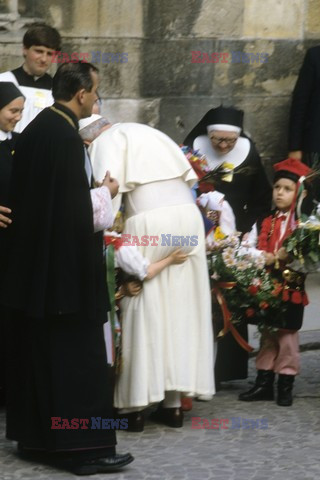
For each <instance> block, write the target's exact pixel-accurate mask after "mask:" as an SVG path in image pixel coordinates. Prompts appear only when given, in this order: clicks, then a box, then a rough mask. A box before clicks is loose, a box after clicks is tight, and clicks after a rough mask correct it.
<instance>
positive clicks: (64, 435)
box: [1, 63, 133, 474]
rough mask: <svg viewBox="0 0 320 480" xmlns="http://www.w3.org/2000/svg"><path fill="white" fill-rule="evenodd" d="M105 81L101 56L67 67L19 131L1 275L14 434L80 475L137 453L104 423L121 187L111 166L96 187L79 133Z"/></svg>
mask: <svg viewBox="0 0 320 480" xmlns="http://www.w3.org/2000/svg"><path fill="white" fill-rule="evenodd" d="M97 86H98V73H97V69H96V68H95V67H94V66H93V65H91V64H89V63H74V64H72V63H69V64H63V65H61V66H60V68H59V69H58V71H57V73H56V75H55V77H54V79H53V96H54V98H55V103H54V105H53V106H52V107H49V108H46V109H45V110H43V111H42V112H41V113H40V114H39V115H38V116H37V117H36V118H35V119H34V120H33V121H32V122H31V123H30V124H29V125H28V127H27V128H26V129H25V130H24V131H23V133H22V134H21V135H20V137H19V140H18V142H17V145H16V152H15V155H14V163H13V171H12V183H11V190H10V196H9V207H10V208H11V210H12V224H11V226H10V229H8V233H9V235H8V237H9V238H8V243H7V245H6V264H5V266H4V271H3V272H2V279H1V280H2V287H1V301H2V302H3V303H4V304H5V306H6V307H7V308H8V309H9V311H10V319H9V321H8V325H7V335H8V338H7V344H8V352H7V362H8V369H7V373H8V381H7V432H6V434H7V438H8V439H10V440H15V441H17V442H18V449H19V451H20V452H21V453H22V454H24V455H30V454H31V453H32V454H34V452H38V453H39V452H43V453H47V454H48V453H50V455H49V456H50V458H51V459H52V461H54V462H59V461H61V459H62V458H63V460H64V461H65V462H67V464H68V468H69V467H70V468H71V469H72V471H73V472H74V473H76V474H92V473H98V472H100V473H103V472H108V471H111V470H116V469H118V468H121V467H123V466H125V465H127V464H128V463H130V462H131V461H132V460H133V457H132V456H131V455H130V454H125V455H116V454H115V444H116V436H115V431H114V430H113V429H112V426H111V428H110V422H104V423H102V424H101V423H100V427H101V426H102V428H97V425H99V419H112V418H113V410H112V400H113V388H112V381H111V379H110V377H109V370H108V366H107V357H106V347H105V342H104V335H103V324H104V322H106V320H107V311H108V293H107V290H106V281H105V271H104V258H103V243H102V230H103V228H107V227H110V226H111V225H112V223H113V213H112V206H111V197H112V196H114V195H116V193H117V191H118V183H117V181H116V180H114V179H111V178H110V174H109V173H107V174H106V177H105V179H104V181H103V182H102V185H101V186H100V187H99V188H94V189H91V190H90V187H92V185H93V178H92V171H91V164H90V160H89V157H88V156H87V154H86V152H85V149H84V146H83V143H82V140H81V138H80V136H79V134H78V120H79V119H80V118H85V117H87V116H90V115H91V111H92V106H93V104H94V102H95V101H96V100H97V98H98V96H97ZM95 232H96V233H95ZM64 419H65V420H64ZM72 420H73V421H72ZM71 421H72V422H71ZM107 424H109V428H107ZM103 425H104V427H103ZM63 427H64V428H63ZM92 427H96V428H92ZM68 462H69V463H68Z"/></svg>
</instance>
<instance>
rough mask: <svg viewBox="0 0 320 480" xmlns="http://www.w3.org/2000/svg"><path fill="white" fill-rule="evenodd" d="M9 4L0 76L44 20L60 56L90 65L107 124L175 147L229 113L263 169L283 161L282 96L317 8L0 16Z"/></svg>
mask: <svg viewBox="0 0 320 480" xmlns="http://www.w3.org/2000/svg"><path fill="white" fill-rule="evenodd" d="M14 3H17V5H18V7H17V8H18V13H19V14H20V17H19V18H18V19H17V18H15V19H14V20H13V21H12V22H11V24H10V22H9V24H8V23H7V24H6V25H5V26H4V27H3V30H2V33H1V34H0V54H1V56H0V70H2V71H3V70H6V69H8V68H13V67H15V66H17V65H19V64H21V38H22V35H23V32H24V28H25V25H26V23H27V22H28V21H29V22H30V21H32V20H33V19H43V20H45V21H47V22H48V23H50V24H52V25H53V26H55V27H56V28H58V29H59V30H60V31H61V33H62V35H63V49H62V50H63V51H64V52H66V53H68V54H70V53H71V52H88V53H89V57H88V59H89V60H92V61H93V60H94V61H95V62H97V63H99V64H98V65H97V66H98V67H99V68H100V71H101V87H100V95H101V97H102V98H103V113H104V114H105V115H106V116H108V117H109V118H110V119H111V120H112V121H138V122H143V123H148V124H149V125H152V126H155V127H157V128H160V129H161V130H163V131H164V132H166V133H168V134H169V135H170V136H171V137H172V138H173V139H174V140H176V141H177V142H181V141H182V140H183V139H184V137H185V136H186V134H187V133H188V131H189V130H190V129H191V128H192V126H193V125H194V124H195V123H196V122H197V121H198V120H199V119H200V118H201V117H202V115H203V114H204V113H205V112H206V111H207V110H208V109H209V108H211V107H213V106H217V105H219V104H220V103H223V104H224V105H227V106H228V105H235V106H238V107H241V108H243V109H244V110H245V128H246V130H247V132H249V133H250V134H251V136H252V138H253V139H254V140H255V142H256V144H257V147H258V149H259V151H260V152H261V155H262V157H263V159H264V161H265V163H266V165H267V166H269V164H270V163H271V162H273V161H274V160H278V159H280V158H282V157H284V156H285V155H286V151H287V146H286V143H287V124H288V110H289V105H290V96H291V92H292V89H293V86H294V84H295V80H296V78H297V74H298V71H299V68H300V66H301V62H302V59H303V56H304V53H305V50H306V48H308V47H310V46H312V45H316V44H317V43H319V39H320V1H319V0H69V1H67V0H48V1H47V0H19V1H18V2H15V1H12V0H2V1H1V5H0V6H1V9H0V13H1V14H3V12H4V11H5V4H7V5H9V4H11V7H10V8H12V4H14ZM0 23H1V15H0ZM2 24H3V22H2ZM92 52H94V53H92ZM97 52H100V61H99V62H98V60H99V59H98V54H97ZM192 52H197V53H193V54H192ZM235 52H237V53H235ZM103 53H104V54H107V53H113V54H115V53H119V54H121V53H126V54H127V55H126V56H125V58H126V59H127V61H126V62H123V63H121V61H120V60H121V56H120V55H119V56H118V57H116V56H113V57H111V56H110V55H109V56H108V55H105V56H103ZM212 53H216V54H219V53H221V54H222V53H224V55H221V58H219V56H218V55H214V56H213V57H212ZM262 54H264V55H262ZM192 59H194V62H192ZM198 62H200V63H198ZM55 67H56V65H53V67H52V71H53V72H54V69H55Z"/></svg>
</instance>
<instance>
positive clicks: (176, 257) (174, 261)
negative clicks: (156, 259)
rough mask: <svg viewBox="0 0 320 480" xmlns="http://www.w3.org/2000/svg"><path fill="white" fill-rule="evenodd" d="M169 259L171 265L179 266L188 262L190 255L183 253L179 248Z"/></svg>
mask: <svg viewBox="0 0 320 480" xmlns="http://www.w3.org/2000/svg"><path fill="white" fill-rule="evenodd" d="M169 258H170V263H171V265H179V264H180V263H184V262H185V261H186V260H187V258H188V255H187V254H186V253H183V252H182V250H181V249H180V248H178V250H175V251H174V252H172V253H171V255H169Z"/></svg>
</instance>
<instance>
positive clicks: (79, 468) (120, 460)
mask: <svg viewBox="0 0 320 480" xmlns="http://www.w3.org/2000/svg"><path fill="white" fill-rule="evenodd" d="M133 460H134V458H133V456H132V455H131V454H130V453H125V454H124V455H119V454H115V455H112V456H111V457H104V458H97V459H94V460H84V461H83V462H81V461H80V462H78V463H77V464H76V465H74V466H73V467H72V472H73V473H74V474H75V475H94V474H95V473H108V472H115V471H117V470H120V468H123V467H125V466H126V465H129V463H131V462H133Z"/></svg>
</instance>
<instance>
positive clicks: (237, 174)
mask: <svg viewBox="0 0 320 480" xmlns="http://www.w3.org/2000/svg"><path fill="white" fill-rule="evenodd" d="M243 116H244V112H243V111H242V110H238V109H236V108H232V107H230V108H227V107H223V106H220V107H217V108H212V109H211V110H209V111H208V112H207V113H206V114H205V115H204V117H203V118H202V119H201V120H200V122H199V123H198V124H197V125H196V126H195V127H194V128H193V129H192V130H191V132H190V133H189V134H188V135H187V137H186V139H185V140H184V142H183V143H184V145H188V146H189V147H191V148H193V149H194V150H198V151H199V154H202V155H205V156H206V160H207V163H208V165H209V167H211V168H212V169H215V168H217V167H218V166H219V165H221V164H222V163H224V162H226V163H228V164H231V166H232V168H233V174H232V175H231V177H230V176H229V178H228V177H227V179H226V180H227V181H226V180H224V179H221V180H219V181H217V183H216V185H215V188H216V189H217V190H219V192H221V193H223V194H224V195H225V199H226V200H227V202H229V204H230V205H231V207H232V209H233V212H234V215H235V219H236V227H237V230H238V231H240V232H242V233H243V234H244V233H246V232H249V231H250V230H251V227H252V226H253V224H254V223H255V222H256V221H257V220H259V219H263V218H264V217H265V216H266V215H267V214H268V213H269V211H270V208H271V196H272V190H271V186H270V184H269V181H268V179H267V175H266V173H265V170H264V168H263V165H262V162H261V159H260V157H259V154H258V152H257V150H256V147H255V145H254V143H253V142H252V141H251V139H250V138H248V137H247V136H246V135H245V134H244V133H243ZM231 166H230V167H231ZM224 178H225V177H224ZM206 187H208V184H205V185H203V186H202V185H201V183H199V193H203V192H207V191H209V190H208V189H207V188H206ZM209 188H210V187H209ZM238 330H239V333H240V334H241V335H242V337H243V338H244V339H246V340H247V339H248V331H247V327H246V326H243V327H239V328H238ZM247 374H248V353H247V352H246V351H245V350H244V349H242V347H240V345H239V344H238V343H237V342H236V341H235V340H234V338H233V336H232V335H231V333H228V334H227V335H226V336H225V337H222V338H219V341H218V352H217V358H216V363H215V377H216V382H217V384H218V383H219V382H221V381H227V380H236V379H242V378H246V377H247Z"/></svg>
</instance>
